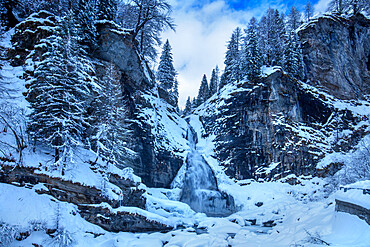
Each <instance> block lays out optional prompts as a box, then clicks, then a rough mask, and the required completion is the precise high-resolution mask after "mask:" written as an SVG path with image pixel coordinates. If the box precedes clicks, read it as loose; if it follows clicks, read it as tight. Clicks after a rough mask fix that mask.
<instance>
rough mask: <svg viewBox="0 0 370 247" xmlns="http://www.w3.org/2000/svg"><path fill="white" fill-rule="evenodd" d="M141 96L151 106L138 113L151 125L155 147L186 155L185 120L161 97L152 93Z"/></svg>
mask: <svg viewBox="0 0 370 247" xmlns="http://www.w3.org/2000/svg"><path fill="white" fill-rule="evenodd" d="M143 97H144V98H145V99H146V100H147V101H148V103H149V104H150V105H151V107H147V108H144V109H142V111H141V113H140V114H139V115H140V117H142V118H143V119H144V120H145V121H146V122H147V123H149V124H150V125H151V132H152V135H153V136H154V137H155V147H156V148H159V149H160V148H161V149H164V150H167V151H170V152H172V153H174V154H175V155H178V156H180V157H186V152H185V149H187V148H188V141H187V140H186V130H187V123H186V121H185V120H184V119H182V118H180V116H179V115H178V114H176V113H175V112H174V111H175V109H174V108H173V107H172V106H169V105H168V104H167V103H166V102H165V101H164V100H163V99H160V98H158V97H157V96H155V95H152V94H144V95H143ZM171 108H172V109H171Z"/></svg>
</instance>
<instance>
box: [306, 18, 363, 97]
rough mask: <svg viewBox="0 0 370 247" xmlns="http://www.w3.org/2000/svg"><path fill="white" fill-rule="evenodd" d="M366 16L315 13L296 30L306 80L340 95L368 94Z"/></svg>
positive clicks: (359, 95)
mask: <svg viewBox="0 0 370 247" xmlns="http://www.w3.org/2000/svg"><path fill="white" fill-rule="evenodd" d="M369 27H370V20H369V19H367V18H366V17H364V16H363V15H362V14H357V15H355V16H351V17H349V18H345V17H341V16H338V15H335V14H331V15H324V16H322V17H319V18H317V19H315V20H313V21H311V22H309V23H308V24H306V25H305V26H303V27H302V28H301V29H300V31H299V36H300V39H301V42H302V52H303V60H304V63H305V66H306V73H307V80H308V82H309V83H310V84H311V85H314V86H320V87H321V88H322V89H324V90H325V91H327V92H328V93H330V94H332V95H334V96H335V97H337V98H340V99H359V98H363V96H364V95H365V94H370V74H369V73H370V28H369Z"/></svg>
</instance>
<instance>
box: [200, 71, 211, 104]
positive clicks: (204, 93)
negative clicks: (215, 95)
mask: <svg viewBox="0 0 370 247" xmlns="http://www.w3.org/2000/svg"><path fill="white" fill-rule="evenodd" d="M208 98H209V89H208V82H207V76H206V75H203V78H202V82H201V83H200V87H199V92H198V97H197V105H198V106H199V105H201V104H203V103H204V102H206V100H207V99H208Z"/></svg>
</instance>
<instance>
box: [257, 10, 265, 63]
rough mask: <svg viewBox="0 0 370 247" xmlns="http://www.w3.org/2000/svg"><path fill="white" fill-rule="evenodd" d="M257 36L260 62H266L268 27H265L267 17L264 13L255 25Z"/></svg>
mask: <svg viewBox="0 0 370 247" xmlns="http://www.w3.org/2000/svg"><path fill="white" fill-rule="evenodd" d="M257 38H258V49H259V50H260V53H261V59H262V64H268V52H267V50H268V49H267V44H268V42H267V40H268V39H267V38H268V29H267V17H266V15H264V16H262V18H261V20H260V22H259V23H258V27H257Z"/></svg>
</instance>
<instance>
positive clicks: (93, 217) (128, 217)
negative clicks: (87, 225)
mask: <svg viewBox="0 0 370 247" xmlns="http://www.w3.org/2000/svg"><path fill="white" fill-rule="evenodd" d="M78 208H79V210H80V214H81V216H82V217H83V218H85V219H86V220H87V221H89V222H91V223H93V224H95V225H98V226H101V227H102V228H103V229H105V230H107V231H110V232H120V231H122V229H126V231H128V232H148V231H162V232H163V231H164V232H166V231H170V230H172V229H173V227H171V226H168V225H165V224H163V223H160V222H157V221H155V220H150V219H148V218H147V217H145V216H143V215H139V214H133V213H129V212H119V211H118V212H111V210H110V209H109V208H106V207H96V206H90V205H80V206H79V207H78Z"/></svg>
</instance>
